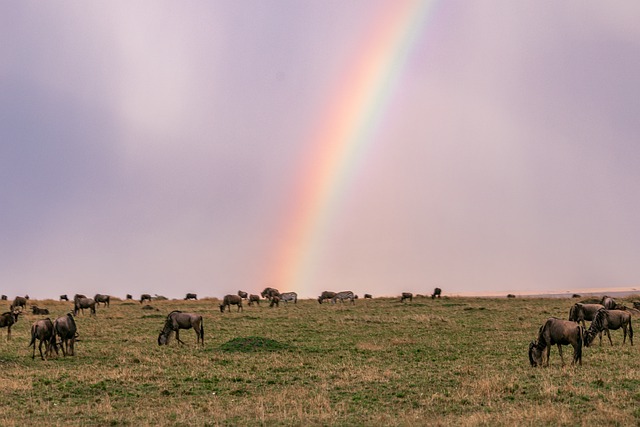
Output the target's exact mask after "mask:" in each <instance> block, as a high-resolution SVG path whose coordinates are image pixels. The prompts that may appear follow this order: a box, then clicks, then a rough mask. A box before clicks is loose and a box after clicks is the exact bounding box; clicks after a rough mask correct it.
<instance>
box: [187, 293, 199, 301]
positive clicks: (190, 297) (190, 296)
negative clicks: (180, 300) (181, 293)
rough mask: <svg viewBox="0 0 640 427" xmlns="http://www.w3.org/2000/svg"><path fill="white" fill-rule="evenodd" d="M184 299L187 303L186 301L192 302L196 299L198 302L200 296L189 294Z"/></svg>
mask: <svg viewBox="0 0 640 427" xmlns="http://www.w3.org/2000/svg"><path fill="white" fill-rule="evenodd" d="M184 299H185V301H186V300H190V299H194V300H196V301H197V300H198V295H197V294H191V293H188V294H187V295H186V296H185V297H184Z"/></svg>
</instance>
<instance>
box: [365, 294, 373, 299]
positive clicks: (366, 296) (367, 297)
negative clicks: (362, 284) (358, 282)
mask: <svg viewBox="0 0 640 427" xmlns="http://www.w3.org/2000/svg"><path fill="white" fill-rule="evenodd" d="M372 298H373V297H372V296H371V294H364V299H372Z"/></svg>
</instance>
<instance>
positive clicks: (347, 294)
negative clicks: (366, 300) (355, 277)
mask: <svg viewBox="0 0 640 427" xmlns="http://www.w3.org/2000/svg"><path fill="white" fill-rule="evenodd" d="M338 300H340V302H344V300H349V301H351V304H355V303H356V297H355V295H354V294H353V292H351V291H342V292H338V293H337V294H336V295H335V296H334V297H333V302H334V303H335V302H337V301H338Z"/></svg>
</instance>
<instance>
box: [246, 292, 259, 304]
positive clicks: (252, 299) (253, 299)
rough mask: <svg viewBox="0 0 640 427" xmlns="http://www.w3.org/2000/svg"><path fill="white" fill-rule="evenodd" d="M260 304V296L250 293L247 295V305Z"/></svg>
mask: <svg viewBox="0 0 640 427" xmlns="http://www.w3.org/2000/svg"><path fill="white" fill-rule="evenodd" d="M254 302H255V303H256V304H258V305H260V296H259V295H254V294H251V295H249V305H253V303H254Z"/></svg>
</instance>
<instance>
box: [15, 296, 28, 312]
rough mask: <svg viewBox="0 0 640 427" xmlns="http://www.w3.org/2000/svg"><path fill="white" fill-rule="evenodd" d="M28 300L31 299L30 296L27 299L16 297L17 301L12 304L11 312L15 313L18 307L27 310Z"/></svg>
mask: <svg viewBox="0 0 640 427" xmlns="http://www.w3.org/2000/svg"><path fill="white" fill-rule="evenodd" d="M28 299H29V297H28V296H26V297H15V299H14V300H13V302H12V303H11V307H10V310H11V311H13V310H15V309H16V308H18V307H21V308H27V300H28Z"/></svg>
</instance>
